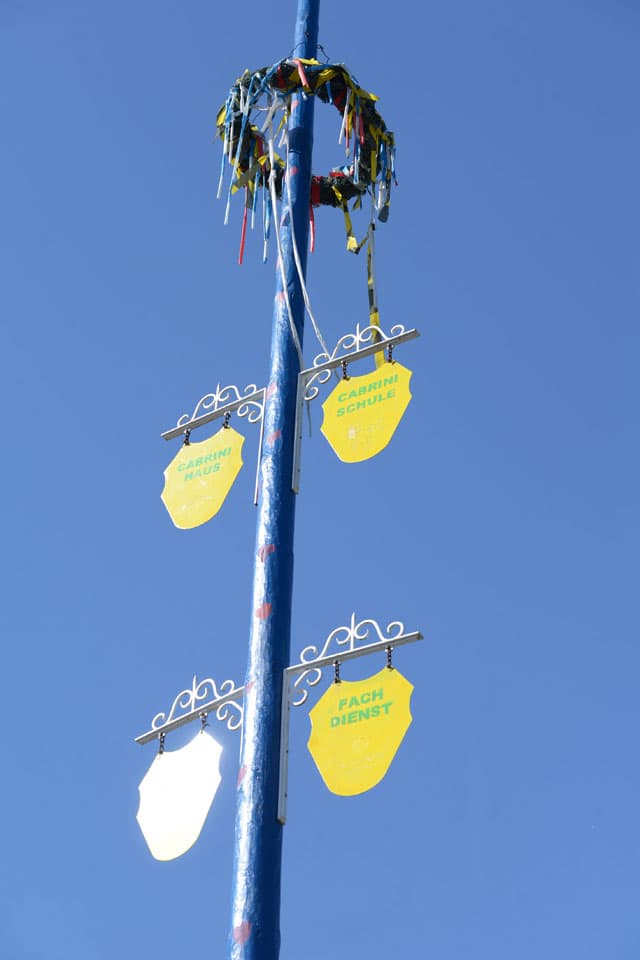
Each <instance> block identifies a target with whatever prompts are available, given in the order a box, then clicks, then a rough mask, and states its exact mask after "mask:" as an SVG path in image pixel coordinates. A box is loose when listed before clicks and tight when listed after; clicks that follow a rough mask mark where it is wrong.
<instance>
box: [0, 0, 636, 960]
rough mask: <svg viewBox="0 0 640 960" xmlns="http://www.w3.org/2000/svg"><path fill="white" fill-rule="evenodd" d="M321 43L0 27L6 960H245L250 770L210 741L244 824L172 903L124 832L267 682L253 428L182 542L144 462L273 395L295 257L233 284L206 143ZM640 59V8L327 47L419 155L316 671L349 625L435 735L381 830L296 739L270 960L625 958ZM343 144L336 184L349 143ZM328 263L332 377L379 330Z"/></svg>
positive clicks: (403, 196)
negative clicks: (222, 489)
mask: <svg viewBox="0 0 640 960" xmlns="http://www.w3.org/2000/svg"><path fill="white" fill-rule="evenodd" d="M294 16H295V4H294V3H287V4H285V5H283V6H280V7H277V8H269V7H265V6H264V5H262V6H257V5H256V6H254V7H252V6H251V5H249V6H247V5H245V6H244V7H241V8H233V9H232V8H230V7H228V6H227V7H220V6H219V5H217V4H214V3H211V2H208V3H207V2H204V0H192V2H190V3H189V4H182V5H178V4H174V3H167V2H165V0H154V2H153V3H151V2H147V0H139V2H136V3H134V4H132V3H124V2H122V0H112V2H111V3H109V4H102V3H95V2H92V0H88V2H87V0H85V2H80V0H59V2H57V3H55V4H51V3H46V2H43V0H0V81H1V82H0V91H1V92H0V102H1V116H2V140H3V147H2V151H1V153H0V178H1V182H2V211H3V212H2V218H1V223H0V251H1V262H2V274H3V281H2V285H1V292H0V316H1V318H2V343H3V351H2V355H3V375H2V382H1V385H0V390H1V391H2V407H3V412H4V423H5V470H4V474H3V478H4V479H3V500H4V503H5V511H4V514H5V515H4V523H3V534H4V536H3V542H4V550H3V551H2V553H3V576H2V579H3V583H4V585H5V587H6V590H5V599H4V603H3V604H2V607H1V611H0V616H1V618H2V628H3V630H2V632H3V637H4V641H3V651H4V657H3V674H4V682H3V703H2V707H3V719H4V729H3V753H4V778H3V789H2V794H1V799H0V814H1V816H2V822H3V825H4V831H3V856H2V861H3V869H2V871H0V952H1V953H2V955H3V956H6V957H7V958H10V960H63V958H64V960H80V958H82V960H107V958H112V957H113V956H118V957H120V958H122V960H134V958H139V957H154V958H158V960H163V958H169V957H175V956H176V955H177V954H178V951H188V952H189V953H190V954H192V955H198V956H218V957H219V956H224V950H225V945H226V938H227V932H228V927H229V923H230V896H231V869H232V841H233V819H234V802H235V782H236V772H237V751H238V738H237V734H232V733H229V732H227V731H226V730H224V729H223V728H222V727H221V726H220V725H219V726H218V728H217V729H216V730H215V731H214V735H216V736H217V738H218V739H219V740H220V742H222V743H223V746H224V752H223V759H222V774H223V780H222V786H221V788H220V790H219V793H218V796H217V797H216V800H215V804H214V807H213V809H212V812H211V814H210V817H209V819H208V821H207V823H206V825H205V828H204V830H203V833H202V835H201V838H200V840H199V842H198V843H197V845H196V846H195V847H194V848H193V849H192V850H191V851H190V852H189V853H188V854H187V855H185V856H184V857H183V858H182V859H180V860H177V861H175V862H172V863H168V864H162V863H157V862H155V861H154V860H153V859H152V858H151V857H150V855H149V853H148V851H147V849H146V847H145V845H144V841H143V839H142V837H141V835H140V833H139V830H138V827H137V824H136V821H135V813H136V809H137V800H138V797H137V784H138V782H139V780H140V779H141V778H142V776H143V775H144V773H145V771H146V769H147V767H148V766H149V764H150V763H151V761H152V759H153V755H154V747H153V746H149V747H144V748H143V747H139V746H137V745H136V744H135V743H134V742H133V737H134V736H135V735H136V734H138V733H141V732H143V731H144V730H145V729H147V727H148V725H149V721H150V720H151V717H152V716H153V715H154V714H155V713H156V712H158V711H159V710H165V709H167V708H168V706H169V705H170V703H171V701H172V699H173V697H174V696H175V694H176V693H177V692H178V691H179V690H180V689H182V688H183V686H186V685H188V684H189V683H190V680H191V677H192V676H193V674H194V673H197V674H198V676H205V675H212V676H214V677H216V678H217V679H218V680H222V679H226V678H227V677H231V678H233V679H236V680H237V681H238V682H242V680H243V677H244V670H245V662H246V641H247V636H248V625H249V620H250V609H249V607H250V587H251V576H252V555H253V546H254V532H255V509H254V507H253V505H252V503H251V495H252V483H253V463H252V459H253V457H254V456H255V449H256V442H257V434H256V430H255V428H253V427H250V426H247V425H246V423H243V424H242V426H240V424H239V423H235V426H236V429H239V430H240V431H241V432H243V433H244V434H245V436H246V437H247V441H246V444H245V455H246V457H245V459H246V466H245V468H244V470H243V471H242V473H241V474H240V477H239V479H238V482H237V483H236V485H235V486H234V488H233V490H232V492H231V494H230V496H229V499H228V501H227V503H226V504H225V506H224V508H223V510H222V511H221V513H220V514H219V515H218V516H217V517H216V518H214V520H213V521H211V522H210V523H209V524H207V525H205V526H203V527H201V528H198V529H197V530H193V531H187V532H184V531H179V530H176V529H175V528H174V527H173V526H172V524H171V522H170V521H169V519H168V517H167V515H166V513H165V511H164V508H163V506H162V503H161V501H160V497H159V494H160V490H161V488H162V471H163V470H164V468H165V466H166V465H167V464H168V462H169V460H170V459H171V458H172V456H173V455H174V453H175V451H176V449H177V446H175V444H167V443H165V442H164V441H162V440H161V439H160V436H159V434H160V432H161V431H162V430H165V429H168V428H169V427H171V426H172V425H173V424H174V423H175V421H176V419H177V417H178V416H179V415H180V414H182V413H184V412H186V411H189V410H190V409H191V408H192V407H193V405H194V404H195V402H196V401H197V400H198V398H199V397H200V396H202V395H203V394H204V393H206V392H208V391H209V390H210V389H212V388H213V387H215V385H216V384H217V383H218V381H220V382H222V383H236V384H238V385H243V386H244V384H247V383H250V382H258V383H261V382H263V381H264V379H265V377H266V375H267V369H268V367H267V364H268V344H269V338H270V322H271V305H272V296H273V288H274V257H273V255H272V256H271V257H270V259H269V263H268V264H267V265H266V266H263V265H262V263H261V241H260V238H259V237H258V236H257V235H254V236H250V237H249V238H248V240H247V250H246V254H245V264H244V266H243V267H242V268H239V267H238V266H237V264H236V259H237V249H238V241H239V235H240V205H239V204H236V205H235V207H233V208H232V215H231V221H230V224H229V226H227V227H224V226H223V214H224V208H223V204H222V203H220V202H217V201H216V199H215V186H216V181H217V173H218V169H219V159H220V154H219V149H220V148H219V145H218V144H217V143H214V142H213V139H214V124H215V116H216V112H217V109H218V107H219V105H220V104H221V103H222V102H223V101H224V99H225V97H226V94H227V91H228V88H229V86H230V85H231V83H232V82H233V81H234V79H235V78H236V77H237V76H238V75H239V74H240V73H241V72H242V71H243V70H244V69H245V68H246V67H248V68H250V69H255V68H257V67H260V66H264V65H266V64H269V63H271V62H273V61H275V60H277V59H279V58H280V57H283V56H286V55H287V54H288V53H289V51H290V49H291V45H292V36H293V23H294ZM639 34H640V13H639V11H638V8H637V6H636V5H635V4H633V3H631V2H629V0H560V2H548V0H540V2H536V3H533V2H531V0H529V2H524V0H510V2H507V0H489V2H486V3H483V4H476V3H471V2H469V0H459V2H457V3H448V4H435V3H428V4H425V5H421V6H420V8H419V10H418V12H416V6H415V5H411V4H408V3H400V4H394V5H393V6H392V7H390V6H388V5H387V6H382V5H379V6H376V5H373V6H371V5H370V6H363V5H361V6H356V5H354V4H351V5H346V6H345V5H343V4H337V3H335V2H334V3H330V2H325V3H324V4H323V5H322V9H321V14H320V41H321V43H322V44H323V45H324V47H325V49H326V51H327V53H328V54H329V56H330V57H331V59H333V60H335V61H342V62H344V63H346V64H347V66H348V67H349V68H350V69H351V70H352V72H353V73H355V75H356V76H357V78H358V80H359V81H360V83H361V84H362V85H363V86H364V87H366V88H368V89H370V90H372V91H374V92H376V93H377V94H379V96H380V98H381V100H380V110H381V113H382V115H383V116H384V118H385V120H386V122H387V124H388V126H389V127H390V128H391V129H393V130H394V131H395V134H396V138H397V143H398V179H399V187H398V189H397V190H396V191H395V193H394V196H393V201H392V209H391V217H390V219H389V222H388V224H386V225H385V226H384V227H381V228H380V229H379V230H378V232H377V252H378V264H377V267H378V284H379V300H380V308H381V316H382V323H383V326H384V325H388V326H391V325H392V324H393V323H396V322H402V323H404V324H405V325H410V326H416V327H418V329H419V330H420V332H421V337H420V339H419V340H417V341H415V342H413V343H411V344H409V345H407V346H405V347H403V348H401V349H400V350H399V351H398V354H397V358H398V359H399V360H401V362H403V363H404V364H406V365H407V366H408V367H410V368H411V369H412V370H413V371H414V377H413V381H412V391H413V400H412V403H411V405H410V406H409V409H408V411H407V413H406V415H405V417H404V419H403V421H402V423H401V425H400V427H399V429H398V431H397V433H396V436H395V437H394V439H393V442H392V444H391V445H390V446H389V447H388V448H387V449H386V450H385V451H383V453H381V454H380V455H379V456H378V457H376V458H375V459H374V460H371V461H369V462H367V463H363V464H356V465H348V464H342V463H340V462H339V461H338V460H337V459H336V458H335V457H334V455H333V453H332V452H331V450H330V449H329V447H328V445H327V444H326V442H325V440H324V438H323V437H322V435H321V434H320V432H319V426H320V410H319V406H318V407H316V409H314V410H313V435H312V437H311V438H308V437H307V438H305V441H304V451H303V475H302V490H301V493H300V496H299V499H298V511H297V530H296V577H295V587H294V610H293V637H292V650H293V652H294V654H296V653H298V652H299V651H300V650H301V649H302V648H303V647H304V646H306V645H307V644H309V643H313V642H317V641H320V640H322V639H323V638H324V637H325V636H326V635H327V634H328V633H329V632H330V631H331V630H332V629H333V628H334V627H336V626H338V625H340V624H343V623H346V622H347V621H348V619H349V617H350V614H351V612H352V611H356V613H357V614H358V616H359V617H373V618H375V619H377V620H379V621H380V622H381V623H382V622H387V621H389V620H393V619H400V620H402V621H403V622H404V623H405V625H406V627H407V629H411V630H413V629H419V630H421V631H422V632H423V633H424V635H425V640H424V642H422V643H420V644H416V645H414V646H411V647H407V648H405V649H403V650H402V651H401V652H399V653H398V654H397V657H396V664H397V666H398V668H399V669H400V670H401V671H402V672H403V673H404V674H405V676H407V677H408V679H410V680H411V682H412V683H413V684H414V685H415V692H414V695H413V704H412V709H413V716H414V721H413V725H412V727H411V728H410V730H409V732H408V734H407V736H406V738H405V741H404V743H403V745H402V747H401V749H400V751H399V753H398V756H397V757H396V759H395V761H394V763H393V765H392V767H391V769H390V771H389V774H388V776H387V777H386V779H385V780H384V781H383V782H382V783H381V784H380V785H379V786H378V787H377V788H376V789H375V790H373V791H371V792H370V793H368V794H365V795H363V796H362V797H359V798H350V799H341V798H338V797H335V796H333V795H331V794H329V793H328V791H327V790H326V788H325V787H324V785H323V783H322V781H321V780H320V777H319V775H318V773H317V771H316V770H315V767H314V765H313V762H312V760H311V758H310V756H309V755H308V753H307V751H306V746H305V744H306V740H307V737H308V732H309V721H308V716H307V714H306V712H305V710H304V708H299V709H298V710H297V711H295V712H294V715H293V723H292V754H291V757H292V759H291V770H290V793H289V800H290V803H289V822H288V824H287V826H286V830H285V843H284V867H283V891H282V896H283V908H282V953H281V956H282V960H294V958H298V957H300V956H301V955H303V956H304V957H305V960H320V958H323V960H324V958H326V957H349V958H358V960H359V958H363V960H364V958H367V960H383V958H384V960H387V958H388V957H390V956H411V957H414V956H420V957H422V956H424V957H434V958H435V957H437V958H438V960H454V958H455V960H458V958H460V957H469V958H474V960H485V958H487V960H489V958H490V960H513V958H514V957H517V958H518V960H539V958H540V957H546V958H549V960H556V958H557V960H602V958H603V957H610V958H615V960H627V958H628V960H632V958H633V960H636V958H637V956H638V953H639V951H640V923H639V921H638V910H637V904H638V893H639V892H640V891H639V874H638V860H639V854H640V834H639V830H638V816H637V807H638V802H637V801H638V787H639V785H640V784H639V777H638V764H637V723H638V708H637V699H638V698H637V678H638V668H639V655H638V647H637V638H638V632H637V623H638V616H637V609H638V602H637V582H638V554H637V540H638V526H639V524H638V520H639V517H638V496H637V491H638V480H639V477H638V473H639V470H638V466H639V464H638V444H637V412H638V398H637V387H636V381H637V357H638V347H639V343H638V339H639V338H638V324H637V319H638V306H639V300H640V297H639V289H638V280H637V260H638V227H637V224H638V214H639V212H640V211H639V202H638V201H639V196H638V184H637V171H638V167H639V162H640V156H639V154H640V150H639V145H640V138H639V136H638V106H639V104H638V99H639V98H638V89H637V50H638V41H639ZM316 117H317V131H316V164H314V169H316V170H317V172H320V173H324V172H326V171H327V170H328V169H329V168H330V167H331V166H333V165H336V164H339V163H341V162H342V159H341V158H342V153H341V150H340V148H338V146H337V143H336V140H337V134H338V123H337V115H336V114H335V113H334V112H333V111H330V110H329V108H322V109H318V110H317V112H316ZM316 226H317V251H316V253H315V254H314V255H313V257H311V258H310V266H309V290H310V295H311V300H312V305H313V307H314V311H315V313H316V315H317V317H318V320H319V322H320V324H321V326H322V329H323V331H324V333H325V336H326V338H327V339H328V340H329V341H331V342H335V341H336V340H337V339H338V337H339V336H341V335H342V334H344V333H346V332H348V331H349V330H351V329H353V327H354V325H355V323H356V322H357V321H359V322H361V323H364V322H366V319H367V305H366V304H367V300H366V272H365V261H364V259H362V257H361V258H355V257H353V256H351V255H349V254H347V253H346V251H345V250H344V231H343V224H342V222H341V217H340V216H339V215H338V214H336V213H335V212H334V211H330V210H319V211H317V215H316ZM315 352H316V350H315V347H314V343H313V339H312V332H311V330H310V328H309V329H308V330H307V336H306V342H305V354H306V356H307V358H309V359H311V358H312V357H313V355H314V354H315ZM634 588H635V589H634ZM381 666H382V662H380V663H378V662H377V661H375V662H372V663H368V662H367V661H358V663H357V664H354V665H351V666H350V667H348V668H347V667H345V668H344V669H345V674H344V675H345V676H346V677H347V678H350V679H356V678H359V677H364V676H367V675H369V674H373V673H375V672H376V671H377V670H378V669H379V668H380V667H381ZM326 682H327V683H328V682H329V678H327V681H326ZM188 736H189V734H187V733H185V734H182V733H179V734H175V735H174V737H172V738H170V740H169V741H168V746H169V748H172V747H173V748H175V747H177V746H179V745H180V744H181V743H183V742H185V741H186V739H187V738H188Z"/></svg>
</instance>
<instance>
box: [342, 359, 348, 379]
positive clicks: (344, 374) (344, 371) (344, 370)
mask: <svg viewBox="0 0 640 960" xmlns="http://www.w3.org/2000/svg"><path fill="white" fill-rule="evenodd" d="M342 379H343V380H348V379H349V375H348V373H347V361H346V360H343V361H342Z"/></svg>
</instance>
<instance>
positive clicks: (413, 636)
mask: <svg viewBox="0 0 640 960" xmlns="http://www.w3.org/2000/svg"><path fill="white" fill-rule="evenodd" d="M416 640H424V637H423V636H422V634H421V633H419V632H418V631H417V630H416V631H414V632H413V633H403V634H401V636H399V637H395V638H394V639H393V640H376V642H375V643H368V644H366V646H364V647H358V649H357V650H347V651H346V652H345V653H341V652H340V651H336V653H334V654H330V655H328V656H326V657H319V658H318V659H317V660H309V661H308V662H307V663H296V664H294V665H293V666H292V667H287V669H286V670H285V674H286V675H287V676H292V675H293V674H294V673H304V672H305V671H306V670H315V669H322V667H329V666H331V664H332V663H335V662H336V660H338V661H339V662H340V663H344V662H345V660H355V659H357V657H364V656H366V655H367V654H369V653H378V652H379V651H381V650H386V649H387V647H391V649H393V648H394V647H401V646H403V645H404V644H405V643H415V641H416Z"/></svg>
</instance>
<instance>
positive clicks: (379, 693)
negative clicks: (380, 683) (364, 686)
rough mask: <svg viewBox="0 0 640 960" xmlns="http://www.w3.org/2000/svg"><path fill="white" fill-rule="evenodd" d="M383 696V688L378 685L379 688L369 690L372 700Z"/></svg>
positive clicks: (380, 698)
mask: <svg viewBox="0 0 640 960" xmlns="http://www.w3.org/2000/svg"><path fill="white" fill-rule="evenodd" d="M383 697H384V690H383V688H382V687H380V689H379V690H372V691H371V699H372V700H382V698H383Z"/></svg>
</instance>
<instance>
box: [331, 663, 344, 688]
mask: <svg viewBox="0 0 640 960" xmlns="http://www.w3.org/2000/svg"><path fill="white" fill-rule="evenodd" d="M333 682H334V683H342V681H341V679H340V661H339V660H334V661H333Z"/></svg>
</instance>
